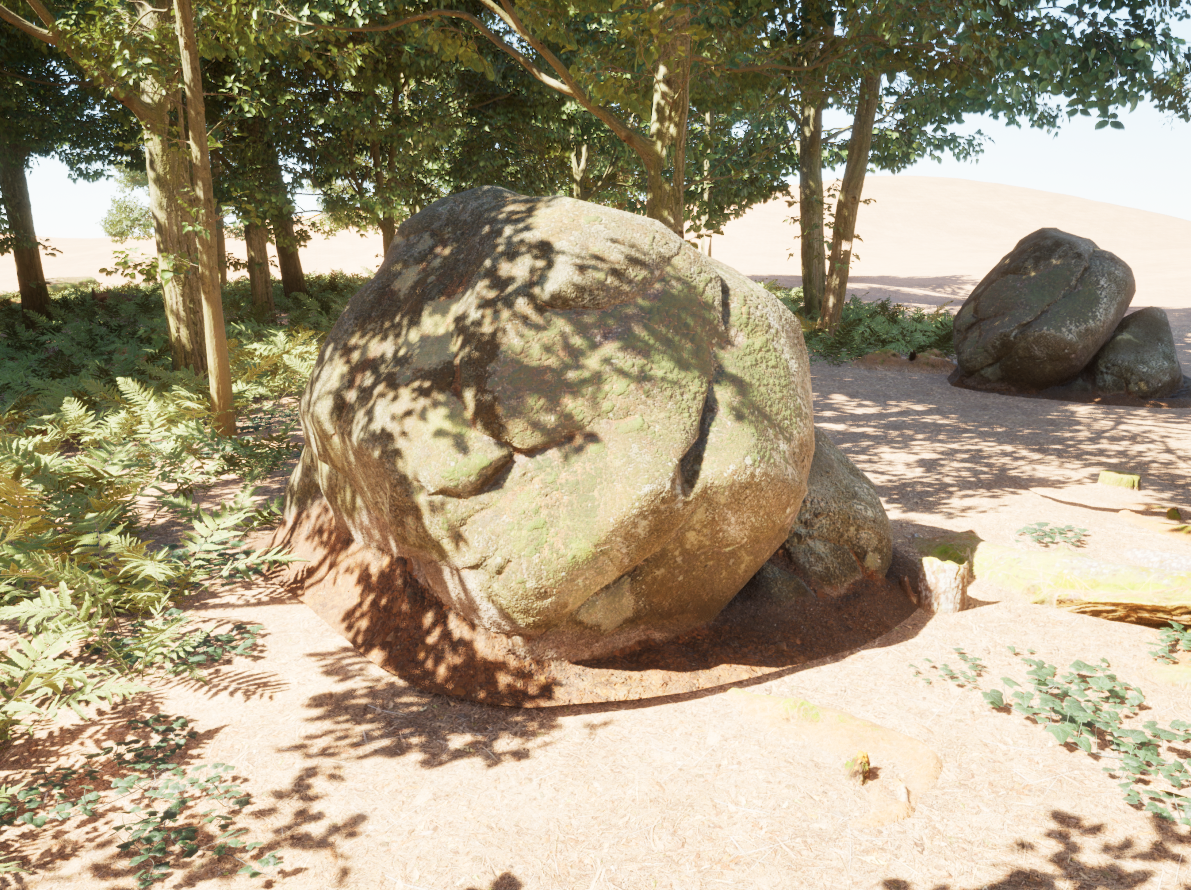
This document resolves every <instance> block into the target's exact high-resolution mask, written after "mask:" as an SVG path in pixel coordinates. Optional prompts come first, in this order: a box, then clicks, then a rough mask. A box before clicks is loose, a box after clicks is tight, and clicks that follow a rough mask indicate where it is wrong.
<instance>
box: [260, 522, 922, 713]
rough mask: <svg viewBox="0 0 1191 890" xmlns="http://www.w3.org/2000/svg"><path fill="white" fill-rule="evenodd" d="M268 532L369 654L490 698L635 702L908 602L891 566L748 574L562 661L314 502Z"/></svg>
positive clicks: (848, 633)
mask: <svg viewBox="0 0 1191 890" xmlns="http://www.w3.org/2000/svg"><path fill="white" fill-rule="evenodd" d="M278 541H279V542H284V543H286V544H288V545H289V546H290V547H291V548H292V550H293V552H294V553H295V554H296V555H298V556H300V557H302V558H303V559H305V560H306V562H304V563H301V564H295V567H294V568H292V569H291V570H290V572H289V576H288V585H289V587H290V589H291V590H293V591H294V592H295V593H296V594H297V595H299V596H301V597H302V599H303V600H304V602H305V603H306V604H307V605H308V606H310V608H311V609H313V610H314V612H316V613H317V614H318V615H319V617H321V618H322V619H323V620H324V621H325V622H327V624H328V625H330V626H331V627H332V628H334V629H335V630H336V631H338V632H339V633H340V634H341V635H342V636H343V637H344V638H346V639H347V640H348V641H349V642H351V643H352V645H354V646H355V647H356V648H357V649H358V650H359V651H360V652H361V653H362V654H364V655H365V656H366V657H367V658H368V659H369V660H370V661H372V662H373V663H375V664H377V665H378V666H380V667H382V668H384V669H385V670H387V671H389V672H390V673H393V674H395V675H397V676H398V677H400V678H401V679H402V680H404V681H406V682H407V683H409V684H410V685H412V686H414V687H417V688H418V689H421V690H423V691H427V692H437V693H442V694H444V695H448V696H452V697H455V698H462V699H467V700H470V701H474V702H480V703H484V704H493V705H503V706H512V707H522V708H526V707H528V708H541V707H549V706H557V705H577V704H593V703H602V702H617V701H636V700H642V699H653V698H658V697H670V696H675V695H685V694H689V693H693V692H698V691H701V690H710V689H715V688H720V687H723V686H725V685H729V684H735V683H740V682H747V681H750V680H758V679H760V678H764V677H771V676H772V675H774V674H775V673H776V672H784V671H789V670H790V669H797V668H798V667H799V666H800V665H805V664H808V663H811V662H814V661H817V660H820V659H823V658H826V657H830V656H833V655H836V654H838V653H841V652H845V651H849V650H853V649H856V648H859V647H861V646H864V645H866V644H868V643H870V642H871V641H873V640H874V639H876V638H878V637H880V636H881V635H883V634H885V633H887V632H888V631H889V630H890V629H892V628H893V627H895V626H897V625H898V624H900V623H902V622H903V621H904V620H905V619H906V618H908V617H909V616H910V615H911V614H912V613H913V612H914V609H915V607H914V605H913V604H912V603H911V602H910V601H909V599H908V598H907V597H906V596H905V594H904V593H903V592H902V589H901V587H900V585H899V583H898V581H899V579H898V578H897V577H896V576H894V575H892V574H891V576H890V579H889V580H887V579H885V578H870V579H868V580H866V581H865V582H863V583H861V584H859V585H857V586H856V587H855V589H854V590H853V591H852V592H851V593H850V594H848V595H847V596H843V597H838V598H821V597H819V596H816V595H814V594H813V593H810V591H809V590H806V589H805V588H803V589H804V594H803V595H798V594H797V593H786V592H782V591H774V590H772V589H767V588H765V587H763V586H761V585H758V584H756V583H750V585H748V586H746V588H745V589H744V590H743V591H742V592H741V593H740V594H738V595H737V596H736V598H735V599H734V600H733V601H732V602H731V603H729V605H728V606H727V607H726V608H725V609H724V610H723V611H722V612H721V613H720V615H719V616H718V617H717V618H716V619H715V620H714V621H712V622H711V623H710V624H708V625H706V626H705V627H702V628H700V629H698V630H696V631H694V632H692V633H688V634H686V635H684V636H682V637H680V638H677V639H674V640H668V641H665V642H660V643H655V644H653V645H650V646H648V647H643V648H641V649H638V650H636V651H634V652H632V653H629V654H626V655H621V656H617V657H613V658H606V659H601V660H599V661H596V662H589V663H583V664H572V663H569V662H565V661H559V660H545V659H535V658H531V657H529V656H527V655H526V654H525V653H524V651H523V650H522V649H521V648H520V647H519V643H518V641H517V640H516V638H507V637H503V636H500V635H497V634H492V633H489V632H486V631H484V630H482V629H480V628H476V627H474V626H472V625H471V624H469V623H468V622H466V621H465V620H464V619H463V618H461V617H460V616H459V615H457V614H455V613H454V612H452V611H450V610H448V609H447V608H446V607H445V606H443V605H442V603H441V602H439V601H438V599H437V598H436V597H435V596H434V595H433V594H431V593H429V592H428V591H427V590H426V589H425V588H424V587H422V586H421V585H420V584H419V583H418V582H417V580H416V579H415V578H414V576H413V574H412V573H411V572H410V571H409V569H408V567H407V566H406V564H405V562H404V560H401V559H398V558H394V557H390V556H388V555H385V554H382V553H379V552H377V551H376V550H373V549H371V548H368V547H364V546H362V545H359V544H356V543H354V542H353V541H352V540H351V538H350V536H349V535H348V534H347V533H346V532H345V531H344V530H343V529H341V528H338V527H336V524H335V520H334V516H333V514H332V513H331V511H330V509H329V508H328V507H327V506H326V504H325V502H322V501H319V502H317V503H315V504H312V505H310V506H309V507H308V508H307V509H306V510H304V511H303V512H302V513H301V515H300V516H298V517H297V518H296V520H295V521H294V522H293V523H292V524H291V525H290V526H289V527H287V528H286V529H284V530H282V531H281V532H280V533H279V536H278Z"/></svg>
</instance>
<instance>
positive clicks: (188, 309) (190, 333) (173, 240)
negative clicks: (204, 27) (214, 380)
mask: <svg viewBox="0 0 1191 890" xmlns="http://www.w3.org/2000/svg"><path fill="white" fill-rule="evenodd" d="M143 98H144V99H145V101H146V102H147V103H149V104H151V105H152V106H153V116H152V117H151V118H150V119H148V120H142V121H141V123H142V125H143V126H144V128H145V172H146V173H147V174H148V178H149V213H150V215H151V216H152V217H153V234H154V237H155V239H156V242H157V264H158V270H159V276H160V278H161V293H162V299H163V301H164V303H165V319H166V326H167V327H168V328H169V338H170V352H171V354H172V356H173V360H174V367H175V368H189V369H191V370H192V371H194V372H195V373H196V374H204V373H206V371H207V348H206V338H205V337H204V336H203V315H202V305H201V301H202V296H201V291H200V290H199V287H198V278H197V276H195V275H193V274H191V273H192V272H193V262H194V257H193V253H192V251H191V250H190V245H189V243H188V242H189V241H192V240H193V239H188V238H187V237H186V234H185V232H184V230H183V224H184V219H183V213H182V200H183V194H184V193H185V192H186V191H188V190H189V188H190V176H189V166H190V165H189V156H188V153H187V152H186V147H185V146H184V145H183V144H181V142H180V139H179V136H178V133H177V132H176V130H175V129H174V128H173V127H172V126H171V125H170V116H171V112H174V113H175V114H177V113H179V112H180V111H181V107H180V106H181V103H180V102H178V100H177V97H176V96H174V95H172V94H167V95H165V96H161V95H158V96H151V95H148V94H146V95H145V96H144V97H143Z"/></svg>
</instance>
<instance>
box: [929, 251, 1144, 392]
mask: <svg viewBox="0 0 1191 890" xmlns="http://www.w3.org/2000/svg"><path fill="white" fill-rule="evenodd" d="M1135 289H1136V286H1135V283H1134V279H1133V272H1132V271H1131V270H1130V269H1129V267H1128V266H1127V265H1126V264H1125V263H1124V261H1122V260H1121V259H1120V258H1119V257H1117V256H1115V255H1114V254H1111V253H1109V252H1108V251H1106V250H1101V249H1100V248H1098V247H1097V246H1096V245H1095V243H1093V242H1092V241H1089V240H1088V239H1087V238H1080V237H1077V236H1075V235H1070V234H1068V233H1066V232H1062V231H1059V230H1058V229H1039V230H1038V231H1037V232H1034V233H1033V234H1031V235H1027V236H1026V237H1025V238H1023V239H1022V240H1021V241H1019V242H1018V244H1017V246H1016V247H1014V248H1013V250H1012V251H1011V252H1010V253H1009V254H1007V255H1006V256H1005V257H1004V258H1003V259H1002V260H1001V261H1000V262H999V263H997V265H996V266H995V267H994V268H993V269H992V271H990V272H989V273H988V275H986V276H985V277H984V280H982V281H981V282H980V284H978V285H977V286H976V288H975V290H973V291H972V294H971V296H969V297H968V299H967V300H966V301H965V302H964V304H963V306H961V307H960V310H959V312H957V313H956V316H955V323H954V324H955V327H954V331H955V354H956V361H957V362H958V364H959V367H958V369H957V371H956V373H955V374H953V375H952V382H954V383H955V384H956V385H959V386H965V387H969V388H972V389H983V390H990V391H998V392H1037V391H1039V390H1043V389H1048V388H1049V387H1052V386H1059V385H1062V384H1065V383H1069V382H1071V381H1072V380H1074V379H1075V377H1076V376H1077V375H1079V373H1080V372H1081V371H1082V370H1083V369H1084V367H1085V366H1086V365H1087V364H1088V362H1090V361H1091V360H1092V357H1093V356H1094V355H1095V354H1096V352H1097V350H1099V349H1100V347H1101V346H1103V345H1104V343H1105V342H1106V341H1107V340H1108V338H1109V337H1110V336H1111V335H1112V332H1113V330H1114V329H1115V328H1116V326H1117V324H1118V323H1119V322H1120V320H1121V318H1122V317H1123V316H1124V314H1125V311H1126V309H1128V307H1129V301H1130V300H1132V299H1133V293H1134V291H1135Z"/></svg>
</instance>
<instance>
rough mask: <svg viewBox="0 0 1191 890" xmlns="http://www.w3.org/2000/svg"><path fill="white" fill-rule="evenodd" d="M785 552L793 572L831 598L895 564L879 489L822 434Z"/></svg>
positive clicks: (817, 432) (818, 436) (817, 433)
mask: <svg viewBox="0 0 1191 890" xmlns="http://www.w3.org/2000/svg"><path fill="white" fill-rule="evenodd" d="M782 549H783V550H784V551H785V556H786V557H787V558H788V560H789V564H790V565H792V567H793V568H794V570H795V572H796V573H797V574H798V575H799V576H800V577H801V578H802V579H803V580H804V581H805V582H806V583H807V584H808V585H810V586H811V587H812V588H814V589H815V590H816V591H818V592H819V593H822V594H826V595H828V596H839V595H841V594H844V593H847V592H848V590H849V589H850V588H851V587H852V585H853V584H855V583H856V582H857V581H859V580H861V579H862V578H864V577H866V576H867V577H880V576H882V575H884V574H885V573H886V572H887V571H888V570H889V564H890V562H891V561H892V559H893V536H892V533H891V531H890V527H889V517H888V515H887V514H886V513H885V508H884V506H882V504H881V498H880V496H878V494H877V490H876V488H874V487H873V484H872V482H870V481H869V479H868V477H867V476H865V475H864V473H862V472H861V471H860V469H859V468H858V467H857V466H856V465H855V464H854V463H852V461H850V460H849V459H848V456H847V455H846V454H844V453H843V452H842V451H841V450H840V449H839V446H838V445H836V444H835V443H834V442H832V441H831V437H830V436H828V435H827V433H825V432H824V431H823V430H821V429H816V430H815V458H814V461H813V462H812V463H811V471H810V476H809V477H808V480H807V495H806V499H805V500H803V502H802V507H801V508H800V509H799V511H798V516H797V517H796V518H795V520H794V525H793V527H792V528H791V529H790V534H789V536H788V537H787V538H786V542H785V544H783V545H782Z"/></svg>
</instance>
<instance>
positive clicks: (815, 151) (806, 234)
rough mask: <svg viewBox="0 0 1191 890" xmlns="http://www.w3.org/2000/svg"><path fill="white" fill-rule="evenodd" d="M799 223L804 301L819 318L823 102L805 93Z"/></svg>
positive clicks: (824, 260)
mask: <svg viewBox="0 0 1191 890" xmlns="http://www.w3.org/2000/svg"><path fill="white" fill-rule="evenodd" d="M798 118H799V119H798V227H799V234H800V237H801V240H802V304H803V307H804V311H805V312H806V314H807V317H808V318H817V317H818V316H819V313H820V312H821V311H822V307H823V292H824V290H825V289H826V284H827V281H826V278H827V258H826V255H825V254H826V248H825V245H824V243H823V106H822V103H821V101H820V100H819V99H818V97H815V96H811V97H807V96H803V98H802V99H801V101H800V105H799V116H798Z"/></svg>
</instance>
